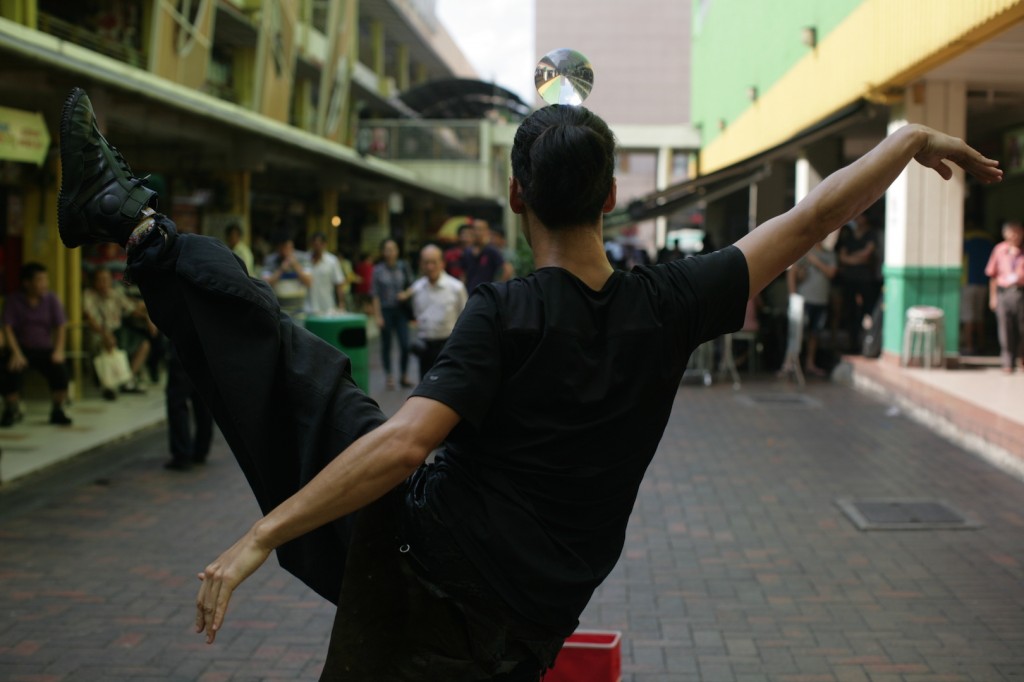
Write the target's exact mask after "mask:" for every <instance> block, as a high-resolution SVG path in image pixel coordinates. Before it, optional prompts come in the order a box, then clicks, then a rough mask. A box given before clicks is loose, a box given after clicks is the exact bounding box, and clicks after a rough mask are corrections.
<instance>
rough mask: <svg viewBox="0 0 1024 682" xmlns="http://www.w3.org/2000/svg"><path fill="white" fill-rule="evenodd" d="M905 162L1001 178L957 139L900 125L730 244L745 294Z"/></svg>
mask: <svg viewBox="0 0 1024 682" xmlns="http://www.w3.org/2000/svg"><path fill="white" fill-rule="evenodd" d="M911 160H916V161H917V162H918V163H920V164H921V165H923V166H926V167H928V168H932V169H934V170H935V172H937V173H938V174H939V175H941V176H942V178H943V179H944V180H949V179H950V178H951V177H953V170H952V169H951V168H950V167H949V166H948V165H947V164H946V161H952V162H953V163H955V164H957V165H959V166H961V167H962V168H963V169H964V170H966V171H967V172H968V173H971V174H972V175H974V176H975V177H977V178H978V179H979V180H981V181H982V182H985V183H990V182H998V181H999V180H1001V179H1002V177H1003V172H1002V171H1001V170H999V168H997V166H998V162H997V161H993V160H992V159H988V158H985V157H984V156H982V155H981V154H979V153H978V152H977V151H975V150H974V149H972V148H971V147H968V146H967V144H966V143H964V142H963V140H959V139H957V138H955V137H951V136H949V135H945V134H943V133H940V132H938V131H935V130H932V129H930V128H926V127H925V126H921V125H916V124H914V125H908V126H904V127H903V128H900V129H899V130H897V131H896V132H895V133H893V134H892V135H890V136H889V137H887V138H885V139H884V140H882V142H881V143H880V144H879V145H878V146H877V147H875V148H874V149H872V150H871V151H870V152H868V153H867V154H865V155H864V156H862V157H861V158H860V159H858V160H857V161H855V162H854V163H852V164H850V165H849V166H847V167H846V168H843V169H842V170H839V171H836V172H835V173H833V174H832V175H830V176H829V177H828V178H826V179H825V180H824V181H823V182H822V183H821V184H820V185H818V186H817V187H815V188H814V190H813V191H812V192H811V193H810V194H808V195H807V197H806V198H804V200H803V201H801V202H800V203H799V204H797V205H796V206H794V207H793V208H792V209H790V210H789V211H787V212H786V213H784V214H782V215H780V216H777V217H775V218H772V219H771V220H769V221H768V222H766V223H764V224H763V225H761V226H760V227H758V228H757V229H755V230H753V231H752V232H750V233H748V234H746V235H744V237H743V238H742V239H740V240H739V241H738V242H736V246H737V247H738V248H739V249H740V250H741V251H742V252H743V255H744V256H745V257H746V259H747V267H748V268H749V271H750V294H751V295H754V294H756V293H757V292H759V291H760V290H761V289H763V288H764V287H765V286H767V285H768V284H769V283H770V282H771V281H772V280H773V279H775V277H776V276H778V274H779V273H780V272H782V271H783V270H784V269H785V268H787V267H788V266H789V265H791V264H792V263H794V262H796V260H797V259H798V258H800V256H802V255H803V254H805V253H807V251H808V250H809V249H810V248H811V247H812V246H813V245H814V243H815V242H817V241H819V240H821V239H822V238H824V237H825V236H826V235H827V234H828V233H830V232H832V231H833V230H835V229H837V228H839V227H840V226H842V225H843V224H844V223H846V222H847V221H849V220H851V219H852V218H854V217H855V216H857V215H859V214H860V213H862V212H863V211H864V210H865V209H867V208H868V207H869V206H870V205H871V204H873V203H875V201H877V200H878V199H879V197H881V196H882V194H884V193H885V190H886V189H888V187H889V185H891V184H892V183H893V181H894V180H895V179H896V178H897V177H898V176H899V174H900V173H902V172H903V169H904V168H906V167H907V164H909V163H910V162H911Z"/></svg>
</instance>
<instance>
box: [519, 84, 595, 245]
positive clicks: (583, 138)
mask: <svg viewBox="0 0 1024 682" xmlns="http://www.w3.org/2000/svg"><path fill="white" fill-rule="evenodd" d="M614 174H615V136H614V135H613V134H612V131H611V130H610V129H609V128H608V124H607V123H605V122H604V121H603V120H601V118H600V117H599V116H597V115H596V114H594V113H593V112H591V111H590V110H588V109H586V108H585V107H580V106H569V105H564V104H552V105H551V106H547V107H544V108H543V109H538V110H537V111H535V112H533V113H532V114H531V115H530V116H529V117H527V118H526V120H524V121H523V122H522V123H521V124H519V129H518V130H517V131H516V136H515V141H514V142H513V144H512V175H513V177H515V179H516V180H517V181H518V182H519V185H520V187H521V188H522V192H523V201H524V203H525V204H526V206H527V207H528V208H529V209H530V210H531V211H533V213H534V215H536V216H537V218H538V220H540V221H541V222H542V223H543V224H544V226H545V227H547V228H548V229H550V230H557V229H561V228H567V227H577V226H580V225H588V224H592V223H595V222H597V220H598V218H600V216H601V209H602V207H603V206H604V202H605V199H607V198H608V194H609V193H610V192H611V189H612V181H613V178H614Z"/></svg>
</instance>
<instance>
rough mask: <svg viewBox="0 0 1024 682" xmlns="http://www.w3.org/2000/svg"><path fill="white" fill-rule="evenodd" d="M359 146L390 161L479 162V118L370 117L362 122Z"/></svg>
mask: <svg viewBox="0 0 1024 682" xmlns="http://www.w3.org/2000/svg"><path fill="white" fill-rule="evenodd" d="M356 148H357V149H358V150H359V151H360V152H361V153H363V154H369V155H372V156H377V157H380V158H382V159H387V160H389V161H479V160H480V124H479V123H478V122H476V121H436V120H433V121H415V120H412V121H410V120H390V119H380V120H367V121H361V122H360V124H359V132H358V136H357V138H356Z"/></svg>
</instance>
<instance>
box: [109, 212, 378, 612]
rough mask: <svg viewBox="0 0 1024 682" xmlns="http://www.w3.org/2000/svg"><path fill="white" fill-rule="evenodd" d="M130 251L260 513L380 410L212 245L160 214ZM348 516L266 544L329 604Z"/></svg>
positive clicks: (341, 359) (344, 367)
mask: <svg viewBox="0 0 1024 682" xmlns="http://www.w3.org/2000/svg"><path fill="white" fill-rule="evenodd" d="M158 225H159V226H160V228H161V230H162V231H163V232H165V233H166V234H168V235H169V236H168V237H167V238H166V239H165V238H163V237H162V236H161V235H160V233H159V232H158V231H154V232H153V237H152V238H151V239H150V240H149V241H148V242H144V243H143V244H142V245H141V246H142V248H139V249H136V250H134V251H133V253H132V254H131V260H130V263H129V266H128V275H129V276H130V277H131V279H132V280H133V281H134V282H136V283H137V284H138V285H139V289H140V291H141V292H142V295H143V297H144V298H145V300H146V306H147V309H148V311H149V314H150V317H151V318H152V319H153V322H154V323H155V324H156V325H157V327H159V328H160V329H161V330H162V331H163V332H164V333H165V334H167V335H168V336H169V337H170V338H171V339H172V340H173V342H174V344H175V347H176V349H177V352H178V356H179V358H180V359H181V362H182V364H183V365H184V367H185V370H186V372H187V373H188V375H189V378H190V379H191V380H192V382H193V384H194V385H195V387H196V389H197V390H198V391H199V393H200V395H201V396H202V397H203V400H204V401H205V403H206V405H207V406H208V407H209V409H210V411H211V412H212V413H213V416H214V419H215V420H216V422H217V425H218V426H219V427H220V429H221V431H222V432H223V434H224V438H225V439H226V440H227V442H228V445H229V446H230V447H231V450H232V452H233V454H234V455H235V458H236V459H237V460H238V463H239V465H240V466H241V468H242V471H243V472H244V473H245V477H246V479H247V480H248V482H249V485H250V486H251V487H252V491H253V493H254V494H255V495H256V499H257V501H258V503H259V505H260V509H262V510H263V512H264V513H267V512H269V511H270V510H271V509H273V508H274V507H276V506H277V505H279V504H280V503H281V502H283V501H284V500H285V499H287V498H288V497H290V496H291V495H293V494H294V493H295V492H297V491H298V490H299V489H300V488H301V487H302V486H303V485H305V484H306V483H307V482H308V481H310V480H311V479H312V478H313V477H314V476H315V475H316V474H317V473H318V472H319V471H320V470H321V469H323V467H324V466H325V465H326V464H327V463H328V462H329V461H330V460H332V459H333V458H334V457H335V456H336V455H338V453H340V452H341V451H342V450H344V449H345V448H346V447H348V446H349V445H350V444H351V443H352V442H353V441H355V440H356V439H357V438H358V437H359V436H361V435H363V434H364V433H367V432H369V431H370V430H371V429H373V428H376V427H377V426H378V425H380V424H381V423H383V422H384V419H385V417H384V414H383V413H382V412H381V410H380V408H379V407H378V406H377V403H375V402H374V401H373V400H372V399H370V397H369V396H367V395H366V394H365V393H363V392H362V391H361V390H359V388H358V387H357V386H356V384H355V382H354V381H353V380H352V375H351V363H350V361H349V359H348V357H346V356H345V354H344V353H342V352H341V351H340V350H338V349H337V348H334V347H333V346H331V345H329V344H328V343H326V342H325V341H322V340H321V339H319V338H318V337H316V336H314V335H313V334H311V333H309V332H307V331H306V330H305V329H304V328H303V327H301V326H300V325H298V324H296V323H295V322H294V321H293V320H292V319H291V318H290V317H288V316H287V315H285V314H283V313H282V312H281V311H280V307H279V306H278V303H277V299H276V298H275V296H274V293H273V291H272V290H271V289H270V287H269V286H267V285H266V283H264V282H263V281H262V280H257V279H253V278H250V277H249V276H248V275H247V274H246V273H245V270H244V268H243V267H242V265H241V264H240V263H239V261H238V259H237V258H236V257H235V256H234V254H232V253H231V251H230V250H229V249H228V248H227V246H225V245H224V244H222V243H221V242H219V241H217V240H215V239H212V238H210V237H203V236H199V235H192V234H182V235H176V234H175V231H174V225H173V223H172V222H171V221H170V220H167V219H166V218H164V217H163V216H159V217H158ZM351 523H352V519H351V518H350V517H346V518H342V519H339V520H338V521H335V522H333V523H331V524H328V525H326V526H323V527H321V528H318V529H316V530H314V531H311V532H310V533H307V534H305V535H303V536H301V537H299V538H296V539H295V540H293V541H291V542H289V543H287V544H285V545H282V546H281V547H279V548H278V549H277V558H278V561H279V562H280V564H281V566H282V567H284V568H285V569H286V570H288V571H289V572H291V573H293V574H294V575H295V576H296V577H298V578H299V579H300V580H302V582H304V583H305V584H306V585H308V586H309V587H310V588H312V589H313V590H314V591H316V592H317V593H318V594H320V595H321V596H323V597H324V598H326V599H329V600H331V601H332V602H336V601H337V598H338V593H339V591H340V590H341V581H342V578H343V576H344V565H345V555H346V553H347V550H348V547H349V543H350V538H351Z"/></svg>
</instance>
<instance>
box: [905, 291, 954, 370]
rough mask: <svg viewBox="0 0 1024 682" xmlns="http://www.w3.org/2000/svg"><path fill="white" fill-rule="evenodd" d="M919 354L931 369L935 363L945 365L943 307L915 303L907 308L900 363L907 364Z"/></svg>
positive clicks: (922, 363)
mask: <svg viewBox="0 0 1024 682" xmlns="http://www.w3.org/2000/svg"><path fill="white" fill-rule="evenodd" d="M918 355H920V357H921V365H922V366H923V367H927V368H928V369H931V367H932V365H933V364H934V365H938V366H939V367H941V366H942V365H943V361H944V359H945V356H946V325H945V314H944V313H943V312H942V308H936V307H935V306H930V305H915V306H911V307H910V308H908V309H907V324H906V327H905V328H904V329H903V355H902V356H901V357H900V364H901V365H903V366H907V365H909V364H910V361H911V360H912V359H913V358H914V357H916V356H918Z"/></svg>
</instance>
